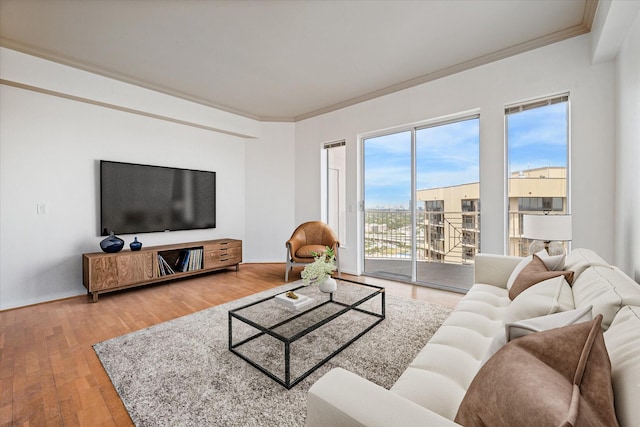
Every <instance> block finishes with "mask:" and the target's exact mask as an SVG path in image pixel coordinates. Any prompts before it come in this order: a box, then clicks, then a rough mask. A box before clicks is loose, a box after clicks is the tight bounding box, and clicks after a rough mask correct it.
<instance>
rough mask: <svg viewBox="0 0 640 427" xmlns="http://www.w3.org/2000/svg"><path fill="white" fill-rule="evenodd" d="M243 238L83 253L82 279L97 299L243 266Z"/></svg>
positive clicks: (88, 290) (94, 298) (89, 291)
mask: <svg viewBox="0 0 640 427" xmlns="http://www.w3.org/2000/svg"><path fill="white" fill-rule="evenodd" d="M241 262H242V240H235V239H218V240H207V241H202V242H190V243H180V244H175V245H163V246H152V247H148V248H142V250H140V251H135V252H133V251H130V250H124V251H121V252H117V253H111V254H110V253H105V252H93V253H86V254H82V282H83V284H84V287H85V288H87V292H88V294H89V295H91V296H92V298H93V302H97V301H98V295H99V294H102V293H105V292H112V291H116V290H120V289H126V288H132V287H137V286H144V285H148V284H152V283H158V282H162V281H165V280H173V279H178V278H182V277H188V276H193V275H196V274H203V273H208V272H212V271H216V270H221V269H224V268H228V267H234V266H235V267H236V271H237V270H238V268H239V264H240V263H241Z"/></svg>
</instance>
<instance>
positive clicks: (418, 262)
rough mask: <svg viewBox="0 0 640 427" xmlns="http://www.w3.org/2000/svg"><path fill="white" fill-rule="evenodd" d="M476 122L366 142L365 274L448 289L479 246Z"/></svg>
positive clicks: (467, 274) (465, 274) (462, 281)
mask: <svg viewBox="0 0 640 427" xmlns="http://www.w3.org/2000/svg"><path fill="white" fill-rule="evenodd" d="M479 139H480V138H479V118H478V117H477V116H473V117H464V118H461V119H457V120H453V121H446V122H443V121H441V122H437V123H433V124H429V125H426V126H420V127H413V128H410V129H408V130H401V131H398V132H396V133H388V134H383V135H375V136H372V137H370V138H365V139H363V164H364V167H363V169H364V221H363V224H364V230H363V235H364V272H365V274H370V275H374V276H381V277H387V278H392V279H397V280H401V281H407V282H412V283H420V284H426V285H429V286H435V287H440V288H446V289H457V290H462V291H464V290H466V289H468V288H469V287H470V286H471V284H472V283H473V260H474V257H475V254H476V253H477V251H478V250H479V247H480V197H479V154H478V153H479Z"/></svg>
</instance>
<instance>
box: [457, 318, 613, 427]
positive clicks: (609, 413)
mask: <svg viewBox="0 0 640 427" xmlns="http://www.w3.org/2000/svg"><path fill="white" fill-rule="evenodd" d="M601 321H602V316H601V315H598V316H596V318H595V319H594V320H592V321H590V322H582V323H578V324H574V325H570V326H565V327H563V328H557V329H552V330H548V331H544V332H537V333H534V334H530V335H527V336H525V337H522V338H519V339H516V340H513V341H511V342H510V343H508V344H507V345H505V346H504V347H503V348H502V349H501V350H499V351H498V352H497V353H496V354H495V355H494V356H493V357H492V358H491V359H490V360H489V361H488V362H487V363H486V364H485V365H484V366H483V367H482V368H481V369H480V371H479V372H478V374H477V375H476V377H475V378H474V380H473V382H472V383H471V385H470V387H469V390H468V391H467V393H466V394H465V397H464V399H463V401H462V404H461V405H460V408H459V410H458V413H457V415H456V418H455V421H456V422H457V423H459V424H462V425H464V426H465V427H473V426H489V425H490V426H515V425H532V424H535V425H556V426H575V425H580V426H616V425H618V423H617V420H616V415H615V409H614V401H613V389H612V387H611V364H610V361H609V356H608V354H607V350H606V347H605V344H604V338H603V335H602V328H601V326H600V323H601ZM541 390H544V392H541ZM532 421H534V422H533V423H532Z"/></svg>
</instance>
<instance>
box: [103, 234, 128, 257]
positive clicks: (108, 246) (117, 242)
mask: <svg viewBox="0 0 640 427" xmlns="http://www.w3.org/2000/svg"><path fill="white" fill-rule="evenodd" d="M123 247H124V240H122V239H121V238H119V237H118V236H116V235H115V233H114V232H113V231H112V232H111V235H110V236H109V237H107V238H106V239H104V240H103V241H101V242H100V248H101V249H102V250H103V251H104V252H106V253H109V254H112V253H115V252H120V251H121V250H122V248H123Z"/></svg>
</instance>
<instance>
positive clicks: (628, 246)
mask: <svg viewBox="0 0 640 427" xmlns="http://www.w3.org/2000/svg"><path fill="white" fill-rule="evenodd" d="M616 92H617V97H618V103H617V113H618V121H617V128H618V134H617V140H618V147H617V148H618V149H617V162H616V169H617V170H618V177H617V189H618V192H617V194H616V208H617V215H616V225H617V229H616V263H617V264H618V266H619V267H620V268H622V269H623V270H624V271H626V272H627V273H628V274H629V275H631V277H634V278H635V280H636V281H638V282H640V170H639V167H638V166H639V165H640V13H637V14H636V17H635V20H634V21H633V25H632V26H631V29H630V31H629V33H628V35H627V37H626V39H625V41H624V43H623V44H622V46H621V48H620V52H619V54H618V59H617V90H616Z"/></svg>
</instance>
